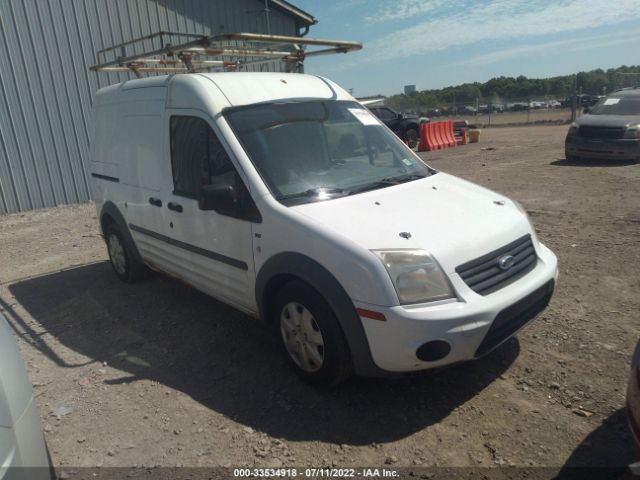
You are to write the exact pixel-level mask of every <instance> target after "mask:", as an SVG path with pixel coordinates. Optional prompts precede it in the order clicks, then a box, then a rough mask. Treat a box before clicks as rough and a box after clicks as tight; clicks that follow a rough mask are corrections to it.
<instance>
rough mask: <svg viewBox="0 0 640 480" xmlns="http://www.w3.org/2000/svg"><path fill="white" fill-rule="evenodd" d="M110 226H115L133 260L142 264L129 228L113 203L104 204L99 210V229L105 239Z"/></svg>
mask: <svg viewBox="0 0 640 480" xmlns="http://www.w3.org/2000/svg"><path fill="white" fill-rule="evenodd" d="M111 224H115V225H116V226H117V227H118V229H119V230H120V232H121V233H122V236H123V237H124V238H123V240H124V241H125V242H126V244H127V245H126V246H127V247H129V249H130V251H131V252H133V255H134V257H135V260H137V261H138V262H140V263H143V261H142V257H141V256H140V252H139V251H138V247H137V246H136V243H135V242H134V240H133V237H132V236H131V231H130V230H129V226H128V225H127V221H126V220H125V219H124V216H123V215H122V213H121V212H120V210H119V209H118V207H117V206H116V205H115V203H113V202H105V204H104V205H103V206H102V209H101V210H100V228H101V230H102V235H103V236H105V237H106V230H107V228H108V227H109V225H111ZM105 240H106V238H105Z"/></svg>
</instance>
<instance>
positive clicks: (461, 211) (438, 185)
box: [291, 173, 531, 273]
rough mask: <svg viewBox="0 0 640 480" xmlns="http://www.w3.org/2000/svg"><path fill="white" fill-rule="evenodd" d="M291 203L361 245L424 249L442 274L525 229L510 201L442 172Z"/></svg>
mask: <svg viewBox="0 0 640 480" xmlns="http://www.w3.org/2000/svg"><path fill="white" fill-rule="evenodd" d="M494 202H498V203H494ZM499 203H503V204H502V205H500V204H499ZM291 208H292V209H294V210H295V211H297V212H298V213H300V214H302V215H306V216H308V217H310V218H312V219H313V220H315V221H316V222H318V223H320V224H321V225H322V226H323V227H324V228H326V229H330V230H331V231H332V233H334V234H337V235H341V236H343V237H347V238H348V239H349V240H351V241H353V242H355V243H357V244H359V245H360V246H362V247H363V248H366V249H367V250H377V249H398V248H419V249H424V250H427V251H429V252H430V253H431V254H432V255H433V256H434V257H435V258H436V259H437V260H438V262H439V263H440V265H441V266H442V268H443V269H444V270H445V271H446V272H447V273H453V272H454V271H455V268H456V267H457V266H458V265H460V264H462V263H465V262H467V261H469V260H473V259H475V258H478V257H480V256H481V255H485V254H487V253H489V252H491V251H492V250H496V249H498V248H500V247H502V246H504V245H506V244H507V243H510V242H512V241H513V240H516V239H517V238H519V237H521V236H523V235H525V234H527V233H531V227H530V224H529V222H528V220H527V218H526V216H525V215H523V214H522V213H520V211H519V210H518V208H517V207H516V205H515V204H514V203H513V202H512V201H511V200H509V199H507V198H506V197H504V196H503V195H500V194H498V193H495V192H492V191H491V190H487V189H485V188H482V187H479V186H477V185H474V184H473V183H470V182H467V181H465V180H461V179H459V178H456V177H453V176H450V175H447V174H444V173H437V174H435V175H432V176H430V177H427V178H424V179H421V180H415V181H413V182H408V183H404V184H400V185H395V186H392V187H387V188H381V189H378V190H373V191H370V192H365V193H361V194H358V195H353V196H349V197H341V198H336V199H333V200H326V201H323V202H316V203H308V204H305V205H297V206H295V207H291ZM401 232H407V233H409V234H410V238H408V239H407V238H403V237H401V236H400V233H401ZM403 235H404V234H403ZM404 236H407V235H404Z"/></svg>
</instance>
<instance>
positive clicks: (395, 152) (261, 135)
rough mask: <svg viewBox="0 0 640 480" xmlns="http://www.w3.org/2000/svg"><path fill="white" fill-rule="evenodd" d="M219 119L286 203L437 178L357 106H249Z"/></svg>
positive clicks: (323, 103)
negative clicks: (222, 119)
mask: <svg viewBox="0 0 640 480" xmlns="http://www.w3.org/2000/svg"><path fill="white" fill-rule="evenodd" d="M224 116H225V118H226V119H227V122H228V123H229V125H230V126H231V128H232V129H233V131H234V133H235V134H236V136H237V137H238V139H239V140H240V142H241V143H242V145H243V147H244V149H245V151H246V152H247V154H248V155H249V157H250V158H251V161H252V162H253V164H254V165H255V166H256V168H257V170H258V171H259V173H260V175H261V176H262V178H263V180H264V181H265V183H266V184H267V186H268V187H269V189H270V190H271V192H272V193H273V194H274V196H275V197H276V198H277V199H278V200H279V201H280V202H282V203H283V204H285V205H296V204H300V203H308V202H315V201H320V200H327V199H331V198H336V197H340V196H345V195H353V194H357V193H361V192H364V191H367V190H374V189H377V188H384V187H389V186H392V185H397V184H398V183H403V182H408V181H412V180H417V179H420V178H424V177H427V176H429V175H431V174H432V173H435V171H434V170H432V169H430V168H429V167H428V166H427V165H425V164H424V163H423V162H422V161H421V160H420V159H419V158H418V157H417V156H416V155H415V154H414V153H413V152H412V151H411V150H410V149H409V148H408V147H407V146H406V145H405V144H404V143H403V142H402V141H400V140H399V139H398V138H397V137H396V136H395V135H394V134H393V133H391V132H390V131H389V130H388V129H387V128H386V127H384V126H383V125H382V124H381V123H380V122H379V121H378V120H377V119H376V118H375V117H374V116H373V115H372V114H371V113H370V112H369V111H368V110H366V109H364V108H363V107H362V106H360V105H359V104H357V103H355V102H348V101H347V102H342V101H335V100H334V101H303V102H289V103H271V104H261V105H251V106H246V107H236V108H230V109H227V110H225V111H224Z"/></svg>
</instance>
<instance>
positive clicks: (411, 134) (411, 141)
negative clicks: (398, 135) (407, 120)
mask: <svg viewBox="0 0 640 480" xmlns="http://www.w3.org/2000/svg"><path fill="white" fill-rule="evenodd" d="M405 138H406V141H407V145H409V148H416V146H417V145H418V140H419V139H420V135H419V134H418V130H416V129H415V128H409V129H408V130H407V132H406V133H405Z"/></svg>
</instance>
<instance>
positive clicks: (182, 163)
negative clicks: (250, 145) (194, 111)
mask: <svg viewBox="0 0 640 480" xmlns="http://www.w3.org/2000/svg"><path fill="white" fill-rule="evenodd" d="M170 135H171V170H172V173H173V193H174V194H175V195H180V196H183V197H188V198H194V199H195V198H198V196H199V194H200V189H201V188H202V187H203V186H205V185H231V186H233V188H234V189H235V190H236V192H237V194H238V199H239V203H240V216H239V218H245V217H246V218H245V219H248V220H249V219H252V218H253V217H254V216H255V215H254V214H255V213H256V212H257V210H256V207H255V204H254V203H253V200H252V199H251V196H250V194H249V191H248V190H247V188H246V186H245V185H244V182H243V181H242V179H241V178H240V175H238V172H237V171H236V169H235V167H234V165H233V163H232V162H231V159H230V158H229V155H228V154H227V152H226V150H225V149H224V147H223V146H222V143H220V140H219V139H218V137H217V136H216V134H215V133H214V132H213V130H212V129H211V127H210V126H209V124H208V123H207V122H205V121H204V120H203V119H201V118H198V117H188V116H172V117H171V120H170Z"/></svg>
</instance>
